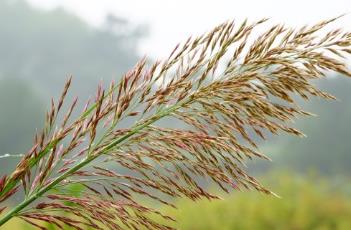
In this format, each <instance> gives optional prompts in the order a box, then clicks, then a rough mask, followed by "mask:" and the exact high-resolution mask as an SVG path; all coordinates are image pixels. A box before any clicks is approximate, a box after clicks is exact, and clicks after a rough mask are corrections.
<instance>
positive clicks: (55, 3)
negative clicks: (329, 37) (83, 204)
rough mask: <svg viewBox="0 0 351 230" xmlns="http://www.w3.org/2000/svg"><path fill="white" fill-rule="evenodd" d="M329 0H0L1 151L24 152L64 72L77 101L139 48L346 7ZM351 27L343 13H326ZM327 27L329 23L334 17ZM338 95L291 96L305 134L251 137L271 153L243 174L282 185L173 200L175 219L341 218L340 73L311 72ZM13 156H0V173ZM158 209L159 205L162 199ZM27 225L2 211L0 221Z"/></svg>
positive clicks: (347, 120) (345, 148) (234, 225)
mask: <svg viewBox="0 0 351 230" xmlns="http://www.w3.org/2000/svg"><path fill="white" fill-rule="evenodd" d="M350 10H351V2H350V1H349V0H345V1H342V0H334V1H302V0H297V1H289V2H285V1H272V0H270V1H267V0H266V1H253V0H246V1H242V2H238V1H225V0H216V1H185V0H178V1H161V0H151V1H136V0H130V1H116V0H99V1H97V0H96V1H93V0H27V1H25V0H0V155H3V154H5V153H23V152H25V151H26V150H28V148H29V147H30V145H31V142H32V137H33V134H34V133H35V131H36V129H40V128H41V126H42V124H43V120H44V116H43V115H44V112H45V110H46V108H47V107H48V105H49V102H50V98H51V97H57V95H58V94H59V93H60V91H61V89H62V86H63V83H64V81H65V79H67V77H68V76H69V75H73V76H74V81H73V90H72V91H73V92H74V94H75V95H78V96H79V98H80V100H81V101H82V102H84V101H85V100H87V99H88V97H89V96H90V95H93V93H94V89H95V88H96V85H97V84H98V82H99V81H101V80H102V81H104V82H108V81H109V80H111V79H116V80H118V79H119V77H120V76H121V74H123V72H125V71H126V70H128V69H129V68H130V67H132V66H133V65H134V64H135V63H136V61H137V60H138V59H139V58H140V57H142V56H143V55H145V54H147V56H148V57H149V58H150V59H151V60H156V59H159V58H162V57H164V56H165V55H167V54H168V52H169V51H170V50H171V49H172V48H173V46H174V45H175V44H177V43H178V42H180V41H184V40H185V39H186V38H187V37H188V36H190V35H192V34H199V33H202V32H205V31H206V30H208V29H211V28H212V27H213V26H215V25H216V24H217V23H220V22H222V21H225V20H231V19H237V20H242V19H244V18H249V19H250V20H255V19H259V18H262V17H270V18H271V22H272V23H274V22H280V23H285V24H287V25H290V26H294V27H296V26H301V25H304V24H307V23H315V22H318V21H320V20H323V19H327V18H330V17H334V16H338V15H340V14H343V13H349V12H350ZM333 26H334V27H343V28H345V29H346V30H350V28H351V14H346V16H344V17H343V18H342V19H340V20H339V21H337V22H336V23H334V25H333ZM333 26H331V28H333ZM318 84H319V85H320V87H321V88H322V89H325V90H326V91H328V92H330V93H332V94H334V95H335V96H337V97H338V99H339V101H337V102H328V101H321V100H313V101H312V102H308V103H306V102H302V104H303V106H304V108H306V109H307V110H310V111H312V112H314V113H316V114H318V115H319V116H318V117H317V118H308V119H304V120H300V121H298V122H297V124H296V125H297V126H298V127H299V128H300V129H302V130H303V131H304V132H305V133H306V134H307V136H308V138H305V139H298V138H294V137H288V136H281V137H279V138H273V139H271V140H269V141H267V142H262V143H261V149H262V150H263V151H264V152H265V153H266V154H267V155H268V156H270V157H271V158H272V159H273V161H274V162H273V163H267V162H257V161H256V162H254V163H252V164H251V165H250V170H251V171H252V173H254V174H256V175H258V177H260V178H262V180H263V181H264V183H265V184H266V185H267V186H268V187H270V188H271V189H273V190H274V191H275V192H276V193H278V194H279V195H281V196H282V199H277V198H272V197H265V196H263V195H260V194H256V193H247V194H246V193H245V194H242V193H234V194H231V195H229V197H228V196H227V199H226V200H225V201H219V202H211V203H210V202H206V201H203V202H200V203H197V204H193V203H190V202H189V201H187V200H180V201H177V202H178V206H179V210H178V211H175V210H166V211H167V212H170V213H174V215H176V217H177V219H178V221H179V222H178V225H176V226H178V227H180V228H181V229H189V230H193V229H351V186H350V175H351V167H350V164H351V142H350V137H351V80H350V79H345V78H341V77H340V78H339V77H338V76H330V77H329V78H328V79H327V80H326V81H323V82H320V83H318ZM17 161H18V159H15V158H14V159H12V158H11V159H9V158H6V159H5V158H1V159H0V174H3V173H5V172H9V171H11V169H12V168H13V167H14V166H15V164H16V162H17ZM161 209H163V207H161ZM21 227H22V228H23V229H28V227H26V226H24V225H22V223H20V222H10V223H9V224H8V225H6V226H4V227H3V228H4V229H20V228H21Z"/></svg>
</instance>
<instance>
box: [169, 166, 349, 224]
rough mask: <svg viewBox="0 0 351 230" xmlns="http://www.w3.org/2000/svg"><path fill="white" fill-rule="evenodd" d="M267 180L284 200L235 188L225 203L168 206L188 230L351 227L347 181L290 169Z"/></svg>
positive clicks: (206, 202)
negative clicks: (337, 181)
mask: <svg viewBox="0 0 351 230" xmlns="http://www.w3.org/2000/svg"><path fill="white" fill-rule="evenodd" d="M264 181H265V184H267V185H269V186H270V185H273V186H272V188H271V189H272V190H273V191H274V192H276V193H278V194H279V195H280V196H281V198H276V197H272V196H266V195H263V194H259V193H257V192H248V193H247V192H235V193H234V194H232V195H230V196H224V198H225V199H224V200H221V201H211V202H209V201H206V200H202V201H200V202H196V203H193V202H192V201H189V200H180V201H179V202H178V204H177V206H178V207H179V209H178V210H174V209H167V210H168V213H169V214H171V215H174V216H175V217H176V218H177V220H178V223H176V224H175V225H174V226H175V227H177V228H179V229H183V230H217V229H218V230H232V229H255V230H256V229H257V230H259V229H267V230H268V229H291V230H293V229H301V230H302V229H345V230H347V229H351V218H350V217H351V198H350V194H347V193H346V191H345V189H346V188H345V186H344V185H341V186H340V185H338V186H335V185H333V184H331V183H327V182H326V181H323V180H320V179H318V178H317V177H308V179H302V178H299V177H292V176H291V175H289V174H287V173H286V174H283V175H277V174H274V175H273V176H270V177H269V178H268V179H267V178H266V179H265V180H264ZM340 188H342V189H340Z"/></svg>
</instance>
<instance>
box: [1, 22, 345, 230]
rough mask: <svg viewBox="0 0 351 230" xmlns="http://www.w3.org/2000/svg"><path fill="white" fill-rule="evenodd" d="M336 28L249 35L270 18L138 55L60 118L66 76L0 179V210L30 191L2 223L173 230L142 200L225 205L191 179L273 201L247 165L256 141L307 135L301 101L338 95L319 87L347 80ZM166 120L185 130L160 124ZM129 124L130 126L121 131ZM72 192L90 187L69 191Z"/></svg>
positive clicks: (281, 28)
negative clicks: (298, 121)
mask: <svg viewBox="0 0 351 230" xmlns="http://www.w3.org/2000/svg"><path fill="white" fill-rule="evenodd" d="M334 20H336V18H334V19H331V20H327V21H322V22H320V23H318V24H316V25H313V26H305V27H302V28H300V29H290V28H287V27H285V26H283V25H274V26H272V27H271V28H269V29H268V30H266V31H265V32H263V33H262V34H261V35H259V36H257V37H253V35H252V32H253V31H254V29H255V28H256V27H258V26H260V25H261V24H266V21H267V20H266V19H263V20H260V21H257V22H254V23H249V22H248V21H244V22H243V23H241V24H239V25H236V24H235V23H234V22H226V23H223V24H220V25H219V26H217V27H215V28H214V29H213V30H211V31H209V32H208V33H206V34H204V35H202V36H199V37H195V38H189V39H188V40H187V41H186V42H185V43H182V44H179V45H177V46H176V47H175V48H174V50H173V51H172V52H171V54H170V55H169V56H168V58H167V59H165V60H163V61H157V62H155V63H153V64H147V63H148V62H147V60H146V58H144V59H142V60H141V61H140V62H139V63H137V64H136V66H135V67H134V68H133V69H131V70H130V71H129V72H128V73H126V74H125V75H124V76H123V77H122V79H121V81H120V82H119V83H118V84H115V83H114V82H112V83H111V84H110V86H109V87H108V88H106V89H104V88H103V87H102V86H101V85H99V86H98V89H97V92H96V96H95V99H94V101H93V102H92V104H90V103H87V104H86V106H85V108H84V109H83V111H81V113H80V115H79V116H77V117H72V116H73V115H72V114H73V111H74V110H75V109H76V107H77V104H78V100H77V99H74V100H73V102H72V103H71V105H70V106H69V109H68V111H67V112H66V113H65V114H61V116H62V119H58V117H60V113H62V111H61V110H62V108H63V104H64V102H65V98H66V95H67V92H68V90H69V88H70V85H71V78H70V79H69V80H68V81H67V83H66V85H65V87H64V90H63V93H62V95H61V97H60V98H59V100H58V101H57V102H55V101H54V100H52V101H51V109H50V111H48V113H47V115H46V124H45V127H44V129H43V130H42V131H41V132H40V133H38V134H37V135H36V136H35V139H34V144H33V146H32V148H31V149H30V150H29V151H28V153H26V154H25V155H24V156H23V157H22V159H21V160H20V162H19V164H18V165H17V167H16V168H15V169H14V171H13V173H12V174H10V175H4V176H2V178H1V180H0V202H3V201H5V200H7V199H8V198H9V197H11V196H13V195H14V194H15V193H16V192H17V191H19V190H20V189H22V190H23V191H24V197H23V201H22V202H20V203H19V204H17V205H16V206H15V207H14V208H13V209H10V210H6V207H1V208H0V210H1V212H5V210H6V212H5V214H4V215H3V216H2V217H1V218H0V226H1V225H3V224H4V223H6V222H7V221H8V220H10V219H11V218H13V217H18V218H21V219H23V220H25V221H26V222H28V223H30V224H32V225H34V226H36V227H38V228H39V229H45V227H44V226H43V225H42V222H47V223H51V224H54V225H56V226H57V227H58V228H61V229H62V228H63V227H64V226H70V227H73V228H75V229H82V228H83V227H84V226H88V227H92V228H94V229H104V228H108V229H124V228H130V229H140V228H141V227H146V228H147V229H171V228H170V227H168V226H166V225H161V224H160V223H157V222H154V221H153V220H152V219H151V218H150V214H156V215H160V216H161V217H163V218H165V219H168V220H170V221H172V220H173V218H172V217H169V216H165V215H163V214H162V213H160V212H159V211H158V210H155V209H153V208H151V207H148V206H146V205H143V204H142V203H140V202H139V200H140V199H137V196H142V197H146V198H148V199H151V200H154V201H155V202H160V203H162V204H166V205H169V206H174V205H173V204H172V203H171V201H170V200H171V199H169V198H172V197H188V198H190V199H192V200H197V199H200V198H203V197H205V198H208V199H216V198H218V197H217V196H216V194H211V193H209V192H208V191H206V188H204V187H202V186H201V185H200V184H199V182H198V180H197V179H196V178H206V179H210V180H211V181H212V182H213V183H215V184H217V185H218V186H219V187H220V188H221V189H222V190H224V191H226V192H230V191H231V190H233V189H234V190H245V189H254V190H257V191H259V192H263V193H266V194H273V193H272V192H271V191H269V190H268V189H266V188H265V187H264V186H263V185H261V184H260V182H259V181H257V180H256V179H255V178H253V177H252V176H250V175H248V173H247V172H246V171H245V161H246V160H248V159H249V160H251V159H254V158H263V159H268V157H266V156H265V155H264V154H263V153H261V152H259V150H258V148H257V143H256V142H257V141H256V140H257V138H256V137H259V138H262V139H265V138H266V137H267V136H268V134H280V133H281V132H286V133H289V134H292V135H297V136H303V134H302V133H301V132H300V131H299V130H297V129H295V128H293V127H290V126H289V124H291V121H292V120H294V119H295V118H296V117H297V116H300V115H311V114H310V113H308V112H306V111H303V110H302V109H300V108H299V107H298V105H297V103H296V101H295V100H296V99H295V98H296V97H294V95H299V96H301V97H302V98H304V99H306V100H307V99H309V98H310V97H311V96H318V97H322V98H326V99H333V98H334V97H333V96H332V95H329V94H327V93H325V92H322V91H321V90H319V89H318V88H316V87H315V86H314V85H313V83H312V80H314V79H320V78H324V77H325V74H326V73H327V72H328V71H329V72H330V71H332V72H336V73H340V74H342V75H346V76H351V72H350V71H349V70H348V69H347V67H346V65H345V61H346V56H347V55H348V54H350V53H351V47H350V46H351V33H350V32H343V31H342V30H340V29H336V30H332V31H329V32H323V31H324V27H325V26H327V25H328V24H329V23H331V22H333V21H334ZM165 118H171V119H173V120H175V121H177V122H178V123H179V124H180V127H183V128H177V129H176V128H165V127H161V126H160V125H159V121H160V120H162V119H165ZM124 121H127V123H128V124H131V125H130V126H129V127H123V126H122V125H121V124H122V123H123V122H124ZM72 184H78V185H80V186H81V187H82V188H84V189H82V192H81V193H80V194H77V193H74V191H72V189H71V188H72V187H71V185H72ZM65 213H69V214H70V215H69V216H70V217H67V216H66V215H64V214H65ZM72 216H75V217H74V218H72Z"/></svg>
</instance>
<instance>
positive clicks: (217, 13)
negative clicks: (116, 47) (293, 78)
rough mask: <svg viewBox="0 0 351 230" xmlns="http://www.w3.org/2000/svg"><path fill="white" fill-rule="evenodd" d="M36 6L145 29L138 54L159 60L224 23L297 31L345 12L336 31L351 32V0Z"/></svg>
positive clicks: (41, 2)
mask: <svg viewBox="0 0 351 230" xmlns="http://www.w3.org/2000/svg"><path fill="white" fill-rule="evenodd" d="M27 1H28V2H30V3H31V4H33V5H34V6H36V7H39V8H43V9H53V8H55V7H58V6H60V7H63V8H64V9H65V10H67V11H68V12H71V13H74V14H76V15H78V16H79V17H81V18H82V19H83V20H85V21H87V22H88V23H90V24H92V25H94V26H99V25H101V24H102V23H103V22H104V20H105V17H106V15H107V14H109V13H112V14H114V15H116V16H121V17H124V18H126V19H128V20H129V21H130V22H131V23H133V24H136V25H137V24H147V25H149V29H150V34H149V36H148V37H147V39H145V40H144V42H143V44H142V45H141V47H140V53H141V54H145V53H146V54H148V55H150V56H152V57H154V58H156V57H162V56H164V55H167V53H168V52H169V51H170V50H171V49H172V48H173V47H174V45H175V44H177V43H178V42H179V41H183V40H185V39H186V38H187V37H188V36H189V35H192V34H195V35H196V34H199V33H202V32H204V31H207V30H209V29H211V27H213V26H215V25H216V24H218V23H220V22H223V21H225V20H231V19H239V20H242V19H244V18H248V19H250V20H251V19H252V20H254V19H260V18H263V17H270V18H271V20H272V22H280V23H285V24H287V25H291V26H299V25H302V24H306V23H314V22H318V21H320V20H323V19H326V18H330V17H334V16H338V15H340V14H343V13H347V14H348V15H346V16H345V17H344V18H343V19H341V20H339V21H338V22H337V23H336V26H339V27H340V26H342V27H344V28H351V0H328V1H325V0H319V1H317V0H316V1H315V0H290V1H284V0H281V1H277V0H276V1H273V0H256V1H254V0H242V1H234V0H232V1H229V0H216V1H204V0H203V1H190V0H177V1H171V0H168V1H167V0H148V1H142V0H139V1H137V0H127V1H119V0H27Z"/></svg>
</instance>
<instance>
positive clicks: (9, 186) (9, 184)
mask: <svg viewBox="0 0 351 230" xmlns="http://www.w3.org/2000/svg"><path fill="white" fill-rule="evenodd" d="M119 85H120V84H118V85H116V86H114V87H113V88H112V89H111V90H110V91H109V92H108V94H106V95H105V96H104V98H106V97H108V96H109V95H110V94H111V93H112V92H113V91H114V90H115V89H117V87H118V86H119ZM96 106H97V104H96V103H94V104H93V105H91V106H90V107H89V108H88V109H87V110H86V111H85V112H84V113H83V114H82V115H81V116H80V117H79V119H78V120H80V119H84V118H86V117H87V116H88V115H89V114H90V113H91V112H92V111H93V110H94V109H95V108H96ZM57 143H58V140H57V139H55V140H53V141H51V142H50V143H49V144H48V145H47V146H46V147H45V149H43V150H42V151H40V152H39V153H38V156H36V157H35V158H30V159H29V161H28V168H29V169H31V168H32V167H34V166H35V165H36V164H37V163H38V162H39V161H40V160H41V159H42V158H43V157H44V156H45V155H46V154H47V153H48V152H49V151H50V150H51V149H52V148H53V147H54V146H55V145H56V144H57ZM19 181H20V178H16V179H13V178H11V177H10V178H9V179H8V180H7V183H6V184H5V186H4V188H3V190H1V191H0V197H2V196H4V195H5V194H6V193H8V192H9V191H11V190H12V189H13V188H14V187H16V185H17V184H18V183H19ZM0 226H1V225H0Z"/></svg>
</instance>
